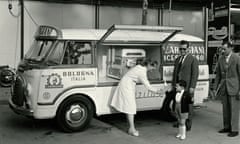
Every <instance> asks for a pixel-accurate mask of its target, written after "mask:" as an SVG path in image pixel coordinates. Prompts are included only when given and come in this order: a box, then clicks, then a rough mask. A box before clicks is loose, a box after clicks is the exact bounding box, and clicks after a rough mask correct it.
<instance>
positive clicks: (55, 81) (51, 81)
mask: <svg viewBox="0 0 240 144" xmlns="http://www.w3.org/2000/svg"><path fill="white" fill-rule="evenodd" d="M45 88H63V84H62V78H61V76H60V75H58V74H57V73H52V74H51V75H49V76H48V78H47V84H46V85H45Z"/></svg>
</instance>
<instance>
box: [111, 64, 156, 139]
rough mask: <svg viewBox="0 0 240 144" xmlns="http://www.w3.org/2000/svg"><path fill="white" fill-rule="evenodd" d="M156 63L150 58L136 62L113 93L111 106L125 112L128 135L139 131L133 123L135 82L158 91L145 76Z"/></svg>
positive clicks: (135, 134)
mask: <svg viewBox="0 0 240 144" xmlns="http://www.w3.org/2000/svg"><path fill="white" fill-rule="evenodd" d="M157 65H158V62H157V61H151V60H150V59H146V60H144V61H142V62H141V63H140V64H137V65H136V66H135V67H133V68H131V69H130V70H129V71H128V72H127V73H126V74H125V75H124V76H123V77H122V79H121V80H120V82H119V85H118V87H117V88H116V90H115V92H114V94H113V98H112V101H111V106H112V107H113V108H115V109H116V110H117V111H119V112H122V113H125V114H126V116H127V120H128V123H129V129H128V134H130V135H133V136H139V132H138V131H137V130H136V128H135V124H134V116H135V114H136V98H135V87H136V83H138V82H141V83H143V84H144V86H145V87H146V88H147V89H148V90H150V91H152V92H158V90H157V89H155V88H153V87H152V86H151V85H150V83H149V81H148V78H147V71H151V70H154V69H156V67H157Z"/></svg>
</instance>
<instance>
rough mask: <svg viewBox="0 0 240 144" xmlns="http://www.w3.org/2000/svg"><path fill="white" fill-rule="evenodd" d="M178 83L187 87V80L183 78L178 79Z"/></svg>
mask: <svg viewBox="0 0 240 144" xmlns="http://www.w3.org/2000/svg"><path fill="white" fill-rule="evenodd" d="M178 84H179V86H182V87H184V88H186V87H187V82H186V81H185V80H179V81H178Z"/></svg>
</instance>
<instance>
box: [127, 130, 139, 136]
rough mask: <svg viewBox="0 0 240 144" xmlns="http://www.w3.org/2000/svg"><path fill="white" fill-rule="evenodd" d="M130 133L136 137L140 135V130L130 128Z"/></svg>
mask: <svg viewBox="0 0 240 144" xmlns="http://www.w3.org/2000/svg"><path fill="white" fill-rule="evenodd" d="M128 134H129V135H131V136H135V137H138V136H139V132H138V131H137V130H135V131H131V130H128Z"/></svg>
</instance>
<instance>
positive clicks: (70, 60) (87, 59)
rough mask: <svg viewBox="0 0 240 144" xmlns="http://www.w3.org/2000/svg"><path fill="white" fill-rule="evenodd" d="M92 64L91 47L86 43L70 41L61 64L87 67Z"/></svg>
mask: <svg viewBox="0 0 240 144" xmlns="http://www.w3.org/2000/svg"><path fill="white" fill-rule="evenodd" d="M92 63H93V55H92V47H91V43H88V42H76V41H70V42H68V43H67V48H66V51H65V54H64V58H63V64H81V65H89V64H92Z"/></svg>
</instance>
